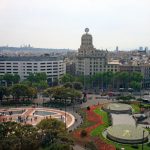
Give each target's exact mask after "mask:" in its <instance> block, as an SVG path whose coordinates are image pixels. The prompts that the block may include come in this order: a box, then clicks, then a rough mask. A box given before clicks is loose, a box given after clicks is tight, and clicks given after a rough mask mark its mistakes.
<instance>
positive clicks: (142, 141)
mask: <svg viewBox="0 0 150 150" xmlns="http://www.w3.org/2000/svg"><path fill="white" fill-rule="evenodd" d="M144 132H145V131H144V130H143V141H142V150H144Z"/></svg>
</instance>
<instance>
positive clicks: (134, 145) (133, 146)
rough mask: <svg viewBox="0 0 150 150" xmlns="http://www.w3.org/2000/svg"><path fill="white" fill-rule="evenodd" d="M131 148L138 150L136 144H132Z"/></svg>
mask: <svg viewBox="0 0 150 150" xmlns="http://www.w3.org/2000/svg"><path fill="white" fill-rule="evenodd" d="M131 147H132V148H135V149H138V148H139V146H138V145H137V144H133V145H132V146H131Z"/></svg>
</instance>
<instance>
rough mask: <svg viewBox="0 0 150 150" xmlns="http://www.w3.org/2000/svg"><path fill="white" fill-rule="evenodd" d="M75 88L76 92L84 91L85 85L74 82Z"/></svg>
mask: <svg viewBox="0 0 150 150" xmlns="http://www.w3.org/2000/svg"><path fill="white" fill-rule="evenodd" d="M73 88H74V89H76V90H82V89H83V85H82V83H80V82H73Z"/></svg>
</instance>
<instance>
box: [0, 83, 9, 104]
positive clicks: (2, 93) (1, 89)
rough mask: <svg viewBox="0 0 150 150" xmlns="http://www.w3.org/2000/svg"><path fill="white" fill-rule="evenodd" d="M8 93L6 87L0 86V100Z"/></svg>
mask: <svg viewBox="0 0 150 150" xmlns="http://www.w3.org/2000/svg"><path fill="white" fill-rule="evenodd" d="M8 94H9V93H8V88H7V87H4V86H0V100H1V102H2V100H3V97H4V96H7V95H8Z"/></svg>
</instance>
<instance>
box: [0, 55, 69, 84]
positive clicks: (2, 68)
mask: <svg viewBox="0 0 150 150" xmlns="http://www.w3.org/2000/svg"><path fill="white" fill-rule="evenodd" d="M38 72H44V73H46V75H47V77H48V81H49V82H53V81H55V80H57V79H59V78H60V77H61V76H62V75H63V74H65V73H66V64H65V63H64V60H63V59H62V58H60V57H49V56H31V57H30V56H28V57H25V56H17V57H4V56H3V57H0V76H2V75H4V74H5V73H11V74H18V75H19V76H20V78H21V80H24V79H26V78H27V77H28V75H29V74H30V73H38Z"/></svg>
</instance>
